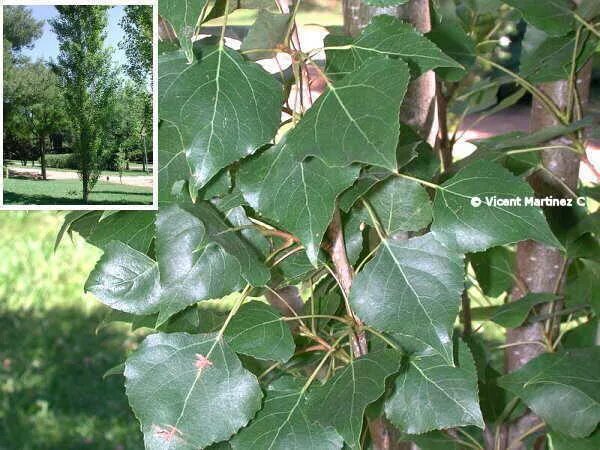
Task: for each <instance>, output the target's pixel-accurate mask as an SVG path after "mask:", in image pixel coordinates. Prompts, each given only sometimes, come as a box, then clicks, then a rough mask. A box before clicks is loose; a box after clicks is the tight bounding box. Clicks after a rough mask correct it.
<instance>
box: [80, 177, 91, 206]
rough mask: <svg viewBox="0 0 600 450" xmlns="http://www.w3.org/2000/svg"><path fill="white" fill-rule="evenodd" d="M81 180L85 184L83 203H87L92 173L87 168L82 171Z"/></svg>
mask: <svg viewBox="0 0 600 450" xmlns="http://www.w3.org/2000/svg"><path fill="white" fill-rule="evenodd" d="M81 182H82V185H83V203H87V202H88V197H89V195H90V173H89V172H88V171H87V170H85V171H83V172H82V173H81Z"/></svg>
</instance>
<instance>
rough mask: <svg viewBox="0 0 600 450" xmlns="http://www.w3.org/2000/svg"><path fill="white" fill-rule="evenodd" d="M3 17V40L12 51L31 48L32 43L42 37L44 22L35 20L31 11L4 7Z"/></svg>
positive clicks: (25, 8)
mask: <svg viewBox="0 0 600 450" xmlns="http://www.w3.org/2000/svg"><path fill="white" fill-rule="evenodd" d="M3 15H4V26H3V29H4V39H5V40H6V41H8V42H9V43H10V48H11V49H12V51H15V52H18V51H20V50H22V49H23V48H31V46H32V45H33V41H35V40H36V39H39V38H40V37H41V36H42V29H43V26H44V21H43V20H36V19H35V18H34V17H33V15H32V14H31V9H29V8H27V7H25V6H5V7H4V8H3ZM5 44H6V43H5ZM5 49H6V46H5Z"/></svg>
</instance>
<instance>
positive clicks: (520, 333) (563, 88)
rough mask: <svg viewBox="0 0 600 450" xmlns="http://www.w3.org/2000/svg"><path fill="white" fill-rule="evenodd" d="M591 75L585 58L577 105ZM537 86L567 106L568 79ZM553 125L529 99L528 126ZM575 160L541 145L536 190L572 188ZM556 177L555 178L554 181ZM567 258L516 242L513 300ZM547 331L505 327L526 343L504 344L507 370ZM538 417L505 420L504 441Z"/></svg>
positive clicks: (555, 272)
mask: <svg viewBox="0 0 600 450" xmlns="http://www.w3.org/2000/svg"><path fill="white" fill-rule="evenodd" d="M590 79H591V63H588V64H587V65H586V66H585V67H584V68H583V69H582V70H581V71H580V73H579V74H578V79H577V83H576V85H577V90H578V92H579V98H580V99H581V104H582V106H585V105H586V104H587V103H588V100H589V89H590ZM538 87H539V88H540V89H541V90H542V91H543V92H545V93H546V95H547V96H548V97H549V98H550V99H552V101H553V102H554V103H555V104H556V105H557V106H558V107H559V108H560V109H561V110H563V111H564V110H566V108H567V102H568V97H569V94H568V90H569V83H568V81H558V82H554V83H546V84H542V85H540V86H538ZM553 125H558V121H557V120H556V118H555V117H554V116H553V115H552V114H551V113H550V112H549V111H548V110H547V109H546V108H545V107H544V105H543V104H541V103H540V102H539V101H537V100H534V101H533V104H532V109H531V126H530V128H531V131H532V132H533V131H537V130H541V129H543V128H547V127H549V126H553ZM570 142H571V141H570V139H569V138H568V137H561V138H558V139H556V140H553V141H551V142H549V144H551V145H565V144H569V143H570ZM579 162H580V160H579V156H578V155H577V154H575V153H574V152H571V151H568V150H566V149H557V150H545V151H543V152H542V163H543V165H544V167H546V169H548V171H549V172H551V173H552V175H549V174H548V173H545V172H538V173H536V174H534V175H532V176H531V177H530V179H529V182H530V184H531V186H532V187H533V188H534V190H535V192H536V194H537V195H541V196H546V195H553V196H554V197H565V189H564V186H563V183H564V185H566V186H568V188H569V189H571V190H576V189H577V181H578V179H579ZM557 179H558V180H560V181H557ZM567 264H568V262H567V261H566V260H565V258H564V257H563V255H562V254H561V253H560V251H559V250H557V249H555V248H552V247H547V246H545V245H543V244H540V243H537V242H534V241H525V242H521V243H520V244H519V245H518V246H517V268H516V276H517V279H518V280H520V282H519V283H518V285H516V286H515V287H514V288H513V291H512V298H513V301H515V300H516V301H518V299H519V298H521V297H522V296H523V295H525V294H526V292H523V291H522V289H521V287H520V286H524V287H526V288H527V289H528V291H530V292H559V291H560V290H561V289H562V285H563V283H564V274H565V273H566V269H567ZM555 307H560V305H555ZM548 331H549V334H550V336H546V330H545V329H544V324H543V322H536V323H534V324H531V325H526V326H522V327H519V328H515V329H509V330H508V331H507V333H506V341H507V344H518V343H519V342H527V343H526V344H518V345H511V346H510V347H508V348H507V349H506V352H505V364H506V371H507V372H512V371H514V370H517V369H519V368H520V367H522V366H523V365H524V364H526V363H527V362H529V361H531V360H532V359H534V358H535V357H537V356H538V355H540V354H541V353H542V352H544V351H545V347H544V345H542V344H532V343H531V342H540V343H542V342H545V340H546V338H547V337H548V338H552V336H551V335H552V333H553V330H552V329H550V330H548ZM539 420H540V419H539V418H537V417H536V416H535V415H534V414H533V413H531V412H528V413H526V414H525V415H524V416H522V417H520V418H519V419H518V420H516V421H515V422H514V423H512V424H510V425H509V426H508V429H507V433H506V434H507V445H511V443H512V447H511V449H513V450H522V449H524V448H525V446H524V445H522V444H521V443H518V442H514V441H515V440H516V439H518V437H519V436H521V435H522V434H523V433H524V432H525V431H527V430H528V429H529V428H531V427H532V426H535V425H536V424H538V423H539Z"/></svg>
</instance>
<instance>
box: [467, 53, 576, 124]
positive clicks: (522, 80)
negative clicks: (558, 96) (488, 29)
mask: <svg viewBox="0 0 600 450" xmlns="http://www.w3.org/2000/svg"><path fill="white" fill-rule="evenodd" d="M477 58H478V59H480V60H481V61H483V62H485V63H487V64H489V65H490V66H492V67H494V68H495V69H498V70H500V71H502V72H504V73H506V74H507V75H509V76H511V77H512V78H514V79H515V80H516V81H517V82H518V83H519V84H520V85H521V86H523V88H525V89H527V90H528V91H529V92H530V93H531V95H533V96H534V97H537V98H538V99H539V100H540V101H541V102H542V103H543V104H544V105H545V106H546V108H548V110H549V111H550V112H551V113H552V114H554V116H555V117H556V118H557V119H558V120H559V121H560V122H561V123H562V124H563V125H566V124H567V123H568V120H567V118H566V117H565V115H564V114H563V113H562V112H561V111H560V110H559V109H558V108H557V106H556V105H555V104H554V102H553V101H552V100H551V99H550V98H549V97H548V96H547V95H546V94H544V93H543V92H542V91H541V90H539V89H538V88H536V87H535V86H534V85H533V84H531V83H530V82H529V81H527V80H526V79H525V78H523V77H521V76H520V75H518V74H516V73H515V72H513V71H512V70H509V69H507V68H506V67H504V66H502V65H500V64H498V63H496V62H494V61H492V60H491V59H488V58H486V57H484V56H481V55H477Z"/></svg>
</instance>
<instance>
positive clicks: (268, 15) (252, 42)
mask: <svg viewBox="0 0 600 450" xmlns="http://www.w3.org/2000/svg"><path fill="white" fill-rule="evenodd" d="M289 23H290V15H289V14H280V13H272V12H270V11H267V10H266V9H261V10H260V11H258V16H256V20H255V21H254V24H253V25H252V26H251V27H250V30H249V31H248V34H247V35H246V37H245V38H244V40H243V41H242V46H241V47H240V51H241V52H242V53H243V54H244V55H245V56H246V57H247V58H248V59H250V60H252V61H256V60H259V59H266V58H274V57H275V55H276V54H277V53H278V52H277V46H278V45H281V44H283V43H284V42H283V41H284V39H285V38H286V34H287V31H288V26H289Z"/></svg>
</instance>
